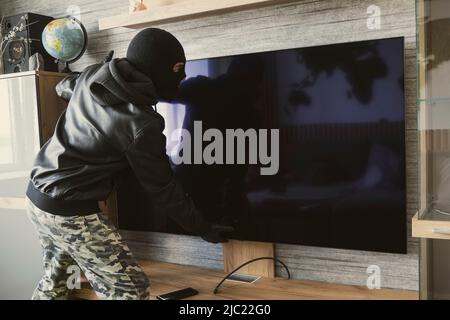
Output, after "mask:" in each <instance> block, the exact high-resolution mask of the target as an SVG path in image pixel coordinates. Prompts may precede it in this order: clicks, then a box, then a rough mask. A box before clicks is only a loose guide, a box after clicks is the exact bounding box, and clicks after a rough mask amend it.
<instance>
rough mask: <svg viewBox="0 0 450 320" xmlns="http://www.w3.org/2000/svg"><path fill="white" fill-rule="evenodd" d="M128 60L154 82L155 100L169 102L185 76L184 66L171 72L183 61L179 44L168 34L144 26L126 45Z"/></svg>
mask: <svg viewBox="0 0 450 320" xmlns="http://www.w3.org/2000/svg"><path fill="white" fill-rule="evenodd" d="M127 59H128V61H130V62H131V63H132V64H133V65H134V66H135V67H136V68H137V69H138V70H139V71H141V72H142V73H144V74H145V75H147V76H148V77H150V79H151V80H152V81H153V83H154V85H155V88H156V93H157V95H158V99H161V100H165V101H171V100H173V99H174V98H175V96H176V95H177V93H178V87H179V84H180V82H181V80H183V79H184V77H185V76H186V74H185V72H184V67H183V68H181V70H180V71H179V72H174V70H173V67H174V65H175V64H176V63H178V62H182V63H186V56H185V54H184V49H183V46H182V45H181V43H180V42H179V41H178V40H177V38H175V37H174V36H173V35H172V34H171V33H169V32H167V31H164V30H161V29H157V28H147V29H144V30H142V31H140V32H139V33H138V34H137V35H136V36H135V37H134V38H133V40H131V42H130V45H129V46H128V51H127Z"/></svg>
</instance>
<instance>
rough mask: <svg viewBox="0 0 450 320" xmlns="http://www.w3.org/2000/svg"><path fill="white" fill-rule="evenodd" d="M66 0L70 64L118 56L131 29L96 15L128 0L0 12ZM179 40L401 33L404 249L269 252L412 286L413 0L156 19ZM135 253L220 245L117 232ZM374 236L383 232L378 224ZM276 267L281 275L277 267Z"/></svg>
mask: <svg viewBox="0 0 450 320" xmlns="http://www.w3.org/2000/svg"><path fill="white" fill-rule="evenodd" d="M373 4H374V5H377V6H379V7H380V9H381V29H380V30H369V29H368V28H367V25H366V21H367V17H368V15H367V8H368V7H369V6H370V5H373ZM69 5H75V6H78V7H79V8H80V9H81V18H82V22H83V23H84V24H85V26H86V28H87V31H88V33H89V46H88V49H87V52H86V54H85V55H84V57H83V58H82V59H81V60H80V61H79V62H77V63H76V64H75V65H74V67H73V68H74V69H76V70H79V69H82V68H83V67H85V66H87V65H89V64H91V63H94V62H97V61H100V60H101V59H102V58H103V57H104V55H105V54H106V53H107V52H108V51H109V50H115V52H116V56H123V55H124V54H125V52H126V47H127V44H128V42H129V40H130V39H131V38H132V36H133V35H134V34H135V33H136V31H135V30H129V29H125V28H119V29H114V30H107V31H102V32H99V31H98V24H97V20H98V18H100V17H104V16H109V15H115V14H120V13H124V12H127V10H128V0H103V1H100V0H71V1H69V2H67V1H62V0H58V1H56V0H1V1H0V12H1V14H3V15H10V14H15V13H22V12H27V11H31V12H35V13H40V14H46V15H51V16H54V17H59V16H62V15H64V14H65V12H66V9H67V7H68V6H69ZM159 27H161V28H164V29H166V30H168V31H171V32H172V33H174V34H175V35H176V36H177V37H178V38H179V39H180V41H181V42H182V43H183V44H184V46H185V49H186V54H187V57H188V59H195V58H205V57H213V56H223V55H229V54H238V53H248V52H255V51H265V50H274V49H285V48H293V47H305V46H315V45H323V44H331V43H339V42H348V41H359V40H367V39H378V38H387V37H397V36H404V37H405V42H406V43H405V45H406V57H405V61H406V114H407V170H408V181H407V182H408V219H407V221H405V223H408V235H409V236H408V254H407V255H396V254H383V253H372V252H363V251H352V250H336V249H328V248H315V247H305V246H294V245H283V244H277V245H276V254H277V256H278V257H279V258H280V259H282V260H283V261H284V262H285V263H287V265H288V266H289V267H290V269H291V270H292V273H293V275H294V277H296V278H300V279H312V280H321V281H329V282H337V283H346V284H356V285H365V284H366V280H367V277H368V275H367V273H366V269H367V267H368V266H369V265H378V266H379V267H380V269H381V277H382V278H381V279H382V287H386V288H399V289H409V290H417V289H418V242H417V241H416V240H414V239H412V238H411V236H410V235H411V226H410V221H411V217H412V215H413V214H414V213H415V211H416V210H417V190H418V187H417V183H418V178H417V151H416V143H417V135H416V128H417V117H416V105H415V97H416V93H415V92H416V65H415V59H416V38H415V1H414V0H395V1H392V0H298V1H294V2H291V3H286V4H282V5H277V6H272V7H267V8H261V9H252V10H246V11H241V12H235V13H228V14H224V15H217V16H211V17H202V18H197V19H193V20H190V21H180V22H175V23H169V24H163V25H159ZM123 235H124V237H125V238H126V239H128V241H129V243H130V247H131V248H132V249H133V250H134V251H135V253H136V255H137V256H138V257H141V258H142V257H147V258H148V257H150V258H154V259H158V260H161V261H169V262H178V263H186V264H192V265H202V266H209V267H213V268H222V251H221V246H220V245H211V244H207V243H204V242H202V241H200V240H198V239H196V238H191V237H184V236H183V237H181V236H175V235H167V234H151V233H139V232H123ZM380 236H383V232H382V230H380ZM277 272H278V273H279V274H280V275H282V274H283V271H282V270H281V269H278V270H277Z"/></svg>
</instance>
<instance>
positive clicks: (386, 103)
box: [118, 38, 407, 253]
mask: <svg viewBox="0 0 450 320" xmlns="http://www.w3.org/2000/svg"><path fill="white" fill-rule="evenodd" d="M186 74H187V78H186V80H185V81H183V83H182V85H181V88H180V94H179V97H178V98H177V99H176V101H174V102H173V103H171V104H168V103H159V104H158V106H157V111H158V112H159V113H160V114H161V115H163V117H164V118H165V121H166V128H165V131H164V134H165V135H166V137H167V152H168V155H169V158H170V159H171V162H172V164H173V170H174V172H175V175H176V176H177V178H178V179H179V180H180V181H181V183H182V184H183V186H184V188H185V190H186V192H187V193H189V194H190V195H191V197H192V199H193V201H194V203H195V205H196V206H197V208H198V209H199V210H200V211H201V212H202V214H203V215H204V216H205V218H206V219H207V220H209V221H210V222H213V223H226V224H232V225H233V226H234V227H235V232H234V234H233V235H232V238H233V239H239V240H251V241H263V242H275V243H287V244H301V245H309V246H321V247H332V248H345V249H357V250H368V251H382V252H392V253H405V252H406V242H407V241H406V239H407V235H406V182H405V181H406V174H405V171H406V169H405V106H404V104H405V103H404V39H403V38H392V39H382V40H371V41H363V42H354V43H344V44H335V45H327V46H319V47H310V48H300V49H289V50H280V51H271V52H261V53H253V54H246V55H236V56H227V57H219V58H210V59H201V60H193V61H189V62H188V63H187V65H186ZM118 206H119V227H120V228H121V229H127V230H140V231H143V230H145V231H155V232H165V233H177V234H178V233H180V234H184V233H185V232H184V231H183V230H182V229H181V228H180V227H179V226H177V225H176V224H175V223H174V222H173V221H171V220H170V219H168V218H167V217H164V216H161V215H156V214H155V213H154V212H153V209H152V204H151V200H150V199H149V197H148V195H146V194H145V191H144V190H143V189H142V188H141V187H140V186H139V184H138V182H137V180H136V177H134V176H133V175H132V174H129V175H128V176H127V177H126V178H125V180H124V182H123V184H122V185H121V187H120V189H119V192H118Z"/></svg>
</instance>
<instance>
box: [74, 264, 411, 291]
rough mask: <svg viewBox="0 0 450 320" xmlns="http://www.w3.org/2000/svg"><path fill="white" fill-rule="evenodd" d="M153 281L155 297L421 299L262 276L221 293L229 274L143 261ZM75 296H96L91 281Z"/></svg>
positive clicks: (234, 284)
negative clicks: (189, 290)
mask: <svg viewBox="0 0 450 320" xmlns="http://www.w3.org/2000/svg"><path fill="white" fill-rule="evenodd" d="M139 263H140V265H141V266H142V268H143V269H144V271H145V272H146V273H147V274H148V277H149V279H150V283H151V289H150V294H151V299H152V300H154V299H156V296H157V295H160V294H163V293H167V292H170V291H174V290H178V289H183V288H186V287H193V288H195V289H197V290H198V291H199V294H198V295H196V296H194V297H192V298H189V300H191V299H192V300H330V299H331V300H334V299H339V300H341V299H342V300H397V299H399V300H417V299H418V298H419V297H418V293H417V292H416V291H402V290H390V289H380V290H370V289H368V288H365V287H358V286H350V285H342V284H331V283H324V282H316V281H309V280H286V279H282V278H274V279H269V278H260V279H259V280H258V281H256V282H255V283H252V284H248V283H238V282H232V281H226V282H225V283H224V284H223V285H222V287H221V288H220V290H219V292H218V294H216V295H215V294H213V293H212V291H213V289H214V287H215V286H216V285H217V283H218V282H219V281H220V280H221V279H222V277H223V276H224V275H225V273H224V272H222V271H217V270H210V269H204V268H198V267H191V266H182V265H177V264H171V263H163V262H152V261H140V262H139ZM70 298H72V299H89V300H91V299H92V300H96V299H97V297H96V296H95V293H94V291H93V290H92V289H91V288H90V286H89V283H87V282H86V281H84V282H83V283H82V286H81V289H80V290H74V291H72V293H71V295H70Z"/></svg>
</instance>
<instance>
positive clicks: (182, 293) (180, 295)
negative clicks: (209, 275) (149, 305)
mask: <svg viewBox="0 0 450 320" xmlns="http://www.w3.org/2000/svg"><path fill="white" fill-rule="evenodd" d="M196 294H198V291H197V290H195V289H193V288H185V289H181V290H177V291H172V292H169V293H165V294H162V295H159V296H156V299H158V300H180V299H184V298H189V297H192V296H195V295H196Z"/></svg>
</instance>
